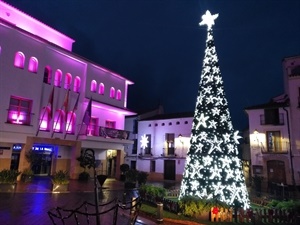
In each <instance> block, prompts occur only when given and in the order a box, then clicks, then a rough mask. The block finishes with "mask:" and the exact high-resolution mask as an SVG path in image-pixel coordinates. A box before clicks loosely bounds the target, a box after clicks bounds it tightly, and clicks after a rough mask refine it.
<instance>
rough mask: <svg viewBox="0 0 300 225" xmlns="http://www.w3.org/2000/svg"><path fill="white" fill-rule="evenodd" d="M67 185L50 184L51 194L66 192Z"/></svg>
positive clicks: (67, 189)
mask: <svg viewBox="0 0 300 225" xmlns="http://www.w3.org/2000/svg"><path fill="white" fill-rule="evenodd" d="M68 191H69V184H52V192H68Z"/></svg>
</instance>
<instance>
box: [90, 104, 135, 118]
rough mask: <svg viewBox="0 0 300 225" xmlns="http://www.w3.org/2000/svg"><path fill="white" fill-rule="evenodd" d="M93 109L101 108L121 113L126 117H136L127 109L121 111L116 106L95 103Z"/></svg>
mask: <svg viewBox="0 0 300 225" xmlns="http://www.w3.org/2000/svg"><path fill="white" fill-rule="evenodd" d="M92 106H93V107H95V108H99V109H105V110H109V111H112V112H116V113H119V114H121V115H126V116H130V115H136V113H134V112H131V111H128V110H126V109H120V108H116V107H114V106H110V105H105V104H102V103H99V102H93V105H92Z"/></svg>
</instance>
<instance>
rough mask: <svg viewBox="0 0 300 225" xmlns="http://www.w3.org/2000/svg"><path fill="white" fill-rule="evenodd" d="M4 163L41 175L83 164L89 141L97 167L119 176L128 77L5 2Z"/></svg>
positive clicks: (0, 57)
mask: <svg viewBox="0 0 300 225" xmlns="http://www.w3.org/2000/svg"><path fill="white" fill-rule="evenodd" d="M0 8H1V10H0V88H1V94H0V105H1V108H0V170H1V169H17V170H19V171H21V172H22V171H23V170H24V169H25V168H27V167H29V166H30V165H29V163H28V162H27V160H26V157H25V155H26V152H27V151H29V150H32V151H33V152H34V153H35V154H38V155H39V156H41V159H42V161H43V163H42V164H40V165H31V167H32V168H33V170H34V172H35V174H36V175H51V174H53V173H54V172H55V171H58V170H60V169H62V170H68V171H69V172H70V176H71V178H73V179H76V178H78V174H79V173H80V172H82V171H83V169H82V168H81V167H80V166H79V162H78V161H77V160H76V158H77V157H79V155H80V152H81V151H82V150H84V149H87V148H91V149H94V151H95V157H96V160H97V161H98V167H97V171H98V173H99V174H106V175H109V176H111V177H119V173H120V171H119V165H120V164H122V163H124V149H125V148H126V146H128V145H130V144H133V142H132V141H130V140H128V137H129V133H128V132H127V131H125V130H124V126H125V116H130V115H134V114H135V113H133V112H131V111H130V110H128V109H127V92H128V87H129V85H132V84H133V82H131V81H130V80H128V79H126V78H124V77H122V76H120V75H118V74H116V73H114V72H112V71H110V70H108V69H105V68H103V67H102V66H100V65H97V64H95V63H92V62H91V61H89V60H86V59H84V58H82V57H80V56H78V55H76V54H74V53H72V44H73V43H74V40H72V39H71V38H69V37H68V36H66V35H64V34H62V33H60V32H58V31H56V30H54V29H53V28H51V27H49V26H47V25H45V24H43V23H41V22H39V21H38V20H36V19H34V18H32V17H31V16H29V15H26V14H25V13H23V12H21V11H19V10H18V9H16V8H14V7H12V6H10V5H8V4H7V3H5V2H2V1H0Z"/></svg>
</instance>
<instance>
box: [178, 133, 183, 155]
mask: <svg viewBox="0 0 300 225" xmlns="http://www.w3.org/2000/svg"><path fill="white" fill-rule="evenodd" d="M178 138H179V142H180V143H181V152H180V153H181V154H180V156H181V157H182V156H183V154H182V152H183V137H182V134H179V135H178Z"/></svg>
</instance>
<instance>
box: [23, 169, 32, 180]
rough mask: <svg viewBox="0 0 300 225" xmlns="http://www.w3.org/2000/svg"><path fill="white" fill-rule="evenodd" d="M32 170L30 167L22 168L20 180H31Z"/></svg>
mask: <svg viewBox="0 0 300 225" xmlns="http://www.w3.org/2000/svg"><path fill="white" fill-rule="evenodd" d="M33 175H34V173H33V171H32V169H30V168H26V169H24V170H23V172H22V174H21V181H23V182H25V183H27V182H31V181H32V179H33Z"/></svg>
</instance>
